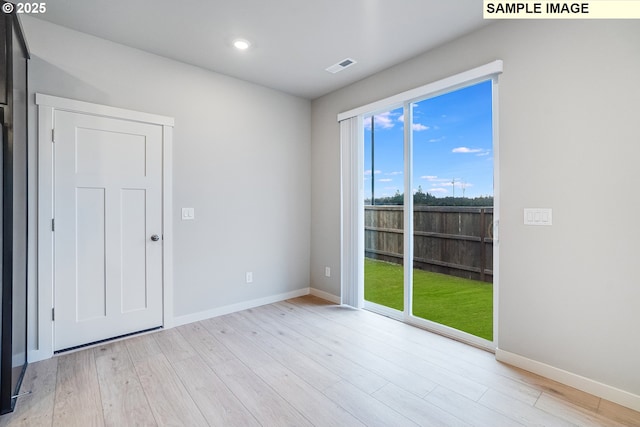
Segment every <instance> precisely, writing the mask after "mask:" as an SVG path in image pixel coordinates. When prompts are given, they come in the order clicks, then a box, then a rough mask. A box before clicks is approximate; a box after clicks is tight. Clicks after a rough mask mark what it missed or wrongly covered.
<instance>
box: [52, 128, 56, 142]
mask: <svg viewBox="0 0 640 427" xmlns="http://www.w3.org/2000/svg"><path fill="white" fill-rule="evenodd" d="M51 142H56V130H55V129H51Z"/></svg>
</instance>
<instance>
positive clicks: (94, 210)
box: [54, 112, 162, 350]
mask: <svg viewBox="0 0 640 427" xmlns="http://www.w3.org/2000/svg"><path fill="white" fill-rule="evenodd" d="M54 128H55V143H54V150H55V156H54V158H55V165H54V167H55V192H54V193H55V194H54V198H55V200H54V204H55V209H54V211H55V232H54V251H55V262H54V266H55V296H54V303H55V312H56V318H55V322H54V325H55V326H54V332H55V338H54V340H55V346H54V347H55V350H60V349H65V348H69V347H73V346H77V345H82V344H86V343H90V342H94V341H98V340H102V339H107V338H111V337H115V336H119V335H124V334H128V333H131V332H136V331H140V330H145V329H149V328H153V327H157V326H161V325H162V240H159V241H152V240H151V239H150V237H151V235H153V234H158V235H161V234H162V233H161V230H162V211H161V208H162V207H161V203H162V199H161V198H162V128H161V126H156V125H150V124H144V123H138V122H130V121H127V120H120V119H112V118H105V117H96V116H91V115H86V114H78V113H70V112H56V113H55V118H54Z"/></svg>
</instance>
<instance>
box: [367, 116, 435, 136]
mask: <svg viewBox="0 0 640 427" xmlns="http://www.w3.org/2000/svg"><path fill="white" fill-rule="evenodd" d="M398 121H399V122H402V123H404V115H402V116H399V117H398ZM369 127H371V126H369ZM411 129H412V130H414V131H415V132H420V131H423V130H428V129H430V128H429V126H426V125H423V124H422V123H412V124H411Z"/></svg>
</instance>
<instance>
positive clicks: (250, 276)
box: [245, 271, 253, 283]
mask: <svg viewBox="0 0 640 427" xmlns="http://www.w3.org/2000/svg"><path fill="white" fill-rule="evenodd" d="M245 280H246V282H247V283H253V273H252V272H250V271H247V273H246V274H245Z"/></svg>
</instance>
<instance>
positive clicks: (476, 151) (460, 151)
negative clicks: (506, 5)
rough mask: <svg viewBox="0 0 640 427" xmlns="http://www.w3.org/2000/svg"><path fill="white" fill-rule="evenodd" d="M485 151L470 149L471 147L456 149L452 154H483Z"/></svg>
mask: <svg viewBox="0 0 640 427" xmlns="http://www.w3.org/2000/svg"><path fill="white" fill-rule="evenodd" d="M483 151H484V150H483V149H482V148H469V147H456V148H454V149H453V150H451V152H452V153H481V152H483Z"/></svg>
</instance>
